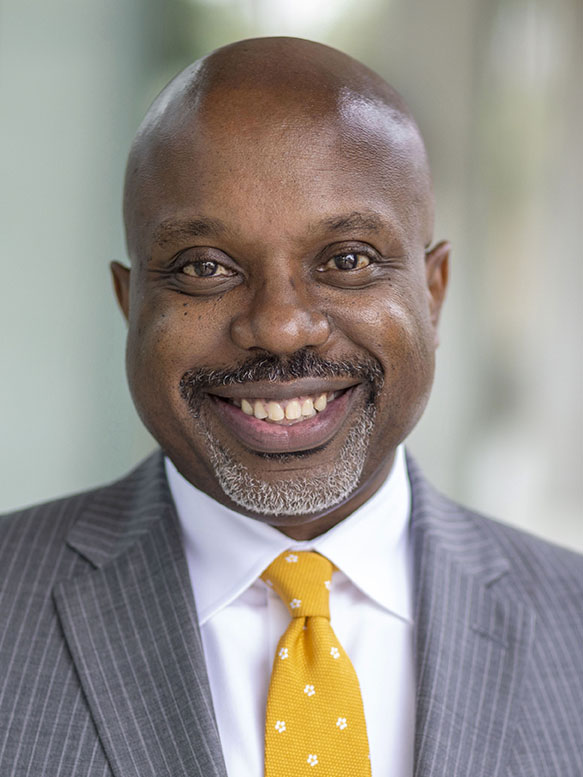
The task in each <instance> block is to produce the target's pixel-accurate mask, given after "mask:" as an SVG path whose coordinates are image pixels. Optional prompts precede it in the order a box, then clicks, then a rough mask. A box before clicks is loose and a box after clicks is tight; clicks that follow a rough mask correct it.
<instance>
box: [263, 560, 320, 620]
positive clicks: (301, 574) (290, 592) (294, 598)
mask: <svg viewBox="0 0 583 777" xmlns="http://www.w3.org/2000/svg"><path fill="white" fill-rule="evenodd" d="M334 568H335V567H334V565H333V564H332V562H331V561H328V559H327V558H325V557H324V556H321V555H320V554H319V553H313V552H308V551H297V552H295V553H294V552H293V551H286V552H285V553H282V554H281V555H280V556H278V557H277V558H276V559H275V561H273V562H272V563H271V564H270V565H269V566H268V567H267V569H266V570H265V572H264V573H263V574H262V575H261V579H262V580H264V581H265V582H266V583H267V585H269V586H271V588H273V590H274V591H277V593H278V594H279V596H280V598H281V599H282V601H283V603H284V604H285V605H286V607H287V608H288V610H289V612H290V614H291V616H292V617H294V618H306V617H311V616H314V615H320V616H323V617H324V618H328V619H329V618H330V604H329V602H330V585H331V581H332V572H333V571H334Z"/></svg>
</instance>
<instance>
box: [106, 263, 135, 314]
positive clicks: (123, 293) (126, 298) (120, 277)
mask: <svg viewBox="0 0 583 777" xmlns="http://www.w3.org/2000/svg"><path fill="white" fill-rule="evenodd" d="M109 266H110V269H111V277H112V278H113V288H114V290H115V296H116V297H117V301H118V304H119V307H120V309H121V312H122V313H123V315H124V318H125V320H126V321H128V320H129V315H130V272H131V271H130V269H129V267H124V266H123V264H120V263H119V262H112V263H111V264H110V265H109Z"/></svg>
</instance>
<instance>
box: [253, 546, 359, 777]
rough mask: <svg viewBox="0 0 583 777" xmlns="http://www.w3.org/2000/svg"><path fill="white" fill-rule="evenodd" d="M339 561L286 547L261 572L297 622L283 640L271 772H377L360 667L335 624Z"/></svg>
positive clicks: (276, 666)
mask: <svg viewBox="0 0 583 777" xmlns="http://www.w3.org/2000/svg"><path fill="white" fill-rule="evenodd" d="M334 569H335V567H334V565H333V564H332V562H331V561H328V559H327V558H325V557H324V556H321V555H320V554H319V553H312V552H303V551H302V552H297V553H293V552H289V551H288V552H285V553H282V554H281V555H280V556H278V557H277V558H276V559H275V561H274V562H273V563H272V564H270V565H269V567H267V569H266V570H265V572H264V573H263V574H262V575H261V578H262V579H263V580H264V581H265V583H266V584H267V585H268V586H270V587H271V588H273V589H274V590H275V591H276V592H277V593H278V594H279V596H280V597H281V599H282V600H283V602H284V603H285V605H286V606H287V608H288V610H289V612H290V614H291V616H292V621H291V623H290V624H289V626H288V628H287V630H286V631H285V633H284V635H283V636H282V638H281V639H280V641H279V644H278V646H277V651H276V655H275V659H274V662H273V670H272V674H271V683H270V686H269V694H268V697H267V710H266V717H265V777H301V775H304V774H306V775H308V774H309V775H311V777H316V776H317V777H370V775H371V767H370V756H369V747H368V738H367V734H366V724H365V719H364V710H363V706H362V697H361V694H360V687H359V684H358V678H357V676H356V672H355V671H354V668H353V666H352V664H351V662H350V659H349V658H348V656H347V655H346V653H345V652H344V650H343V649H342V647H341V645H340V643H339V642H338V639H337V638H336V635H335V634H334V632H333V631H332V627H331V626H330V607H329V599H330V588H331V585H332V573H333V571H334Z"/></svg>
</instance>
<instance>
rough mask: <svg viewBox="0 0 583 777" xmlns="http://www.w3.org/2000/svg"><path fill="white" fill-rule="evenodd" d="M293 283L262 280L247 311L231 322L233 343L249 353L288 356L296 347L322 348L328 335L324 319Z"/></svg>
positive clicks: (291, 281) (287, 280) (326, 319)
mask: <svg viewBox="0 0 583 777" xmlns="http://www.w3.org/2000/svg"><path fill="white" fill-rule="evenodd" d="M298 283H299V282H295V283H294V281H293V280H292V279H290V278H288V279H286V280H281V279H279V280H275V281H266V282H265V283H263V285H262V286H261V287H260V288H259V289H257V291H256V292H255V293H254V294H253V296H252V297H251V300H250V303H249V306H248V308H247V309H246V310H245V311H243V312H241V313H239V314H238V315H236V316H235V317H234V318H233V319H232V322H231V337H232V339H233V342H234V343H235V344H236V345H237V346H239V348H244V349H245V350H250V349H253V348H260V349H262V350H265V351H268V352H270V353H278V354H292V353H295V351H298V350H299V349H300V348H306V347H308V346H319V345H323V344H324V343H325V342H326V341H327V339H328V337H329V336H330V323H329V321H328V318H327V316H326V315H325V314H324V313H322V312H321V311H319V310H317V309H316V308H315V307H314V306H313V305H312V304H311V303H310V301H309V299H308V298H307V294H306V293H305V291H304V290H302V292H298V291H296V288H295V286H296V285H298Z"/></svg>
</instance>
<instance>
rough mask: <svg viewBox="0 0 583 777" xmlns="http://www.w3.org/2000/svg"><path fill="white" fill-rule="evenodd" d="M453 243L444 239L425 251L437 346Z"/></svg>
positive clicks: (430, 304) (432, 319) (431, 315)
mask: <svg viewBox="0 0 583 777" xmlns="http://www.w3.org/2000/svg"><path fill="white" fill-rule="evenodd" d="M450 252H451V245H450V243H449V242H448V241H447V240H442V241H441V242H440V243H438V244H437V245H436V246H435V247H434V248H432V249H430V250H428V251H426V252H425V272H426V278H427V291H428V293H429V314H430V317H431V323H432V324H433V328H434V331H435V346H436V347H437V345H438V344H439V337H438V332H437V328H438V324H439V315H440V313H441V306H442V305H443V300H444V299H445V292H446V289H447V282H448V278H449V255H450Z"/></svg>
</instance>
